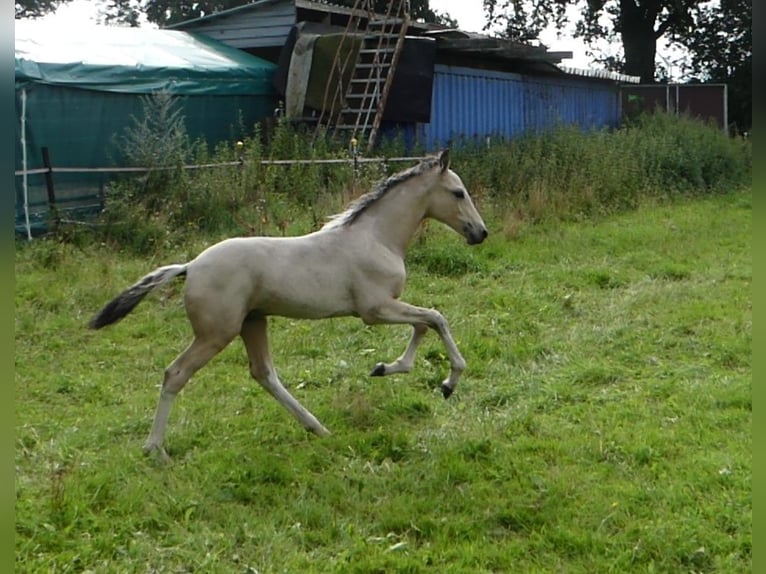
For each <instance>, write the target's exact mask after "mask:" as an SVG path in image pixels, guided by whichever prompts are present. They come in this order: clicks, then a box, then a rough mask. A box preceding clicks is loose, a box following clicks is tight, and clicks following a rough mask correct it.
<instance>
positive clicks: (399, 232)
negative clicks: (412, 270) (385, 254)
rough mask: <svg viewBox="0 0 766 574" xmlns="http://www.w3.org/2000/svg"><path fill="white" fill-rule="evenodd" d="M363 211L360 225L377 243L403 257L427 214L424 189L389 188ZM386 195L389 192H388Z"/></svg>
mask: <svg viewBox="0 0 766 574" xmlns="http://www.w3.org/2000/svg"><path fill="white" fill-rule="evenodd" d="M388 193H389V194H390V196H388V197H382V198H381V199H380V200H379V201H378V202H376V203H375V205H372V206H370V208H369V209H368V211H367V212H366V213H364V214H362V218H361V219H362V220H361V221H360V222H359V223H360V224H361V226H363V227H365V228H366V229H367V230H369V232H370V233H372V234H374V235H375V237H376V239H377V240H378V242H380V243H382V244H384V245H386V246H387V247H389V249H391V250H392V251H394V252H396V253H399V254H400V255H401V256H402V257H404V255H405V253H406V252H407V247H408V246H409V244H410V240H411V239H412V236H413V235H414V234H415V232H416V231H417V229H418V226H419V225H420V223H421V222H422V221H423V219H424V217H425V213H426V206H425V193H426V192H425V191H420V190H416V189H392V190H391V191H389V192H388ZM387 195H388V194H387Z"/></svg>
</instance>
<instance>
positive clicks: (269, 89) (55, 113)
mask: <svg viewBox="0 0 766 574" xmlns="http://www.w3.org/2000/svg"><path fill="white" fill-rule="evenodd" d="M275 69H276V65H275V64H273V63H271V62H268V61H266V60H264V59H262V58H258V57H256V56H252V55H250V54H248V53H246V52H243V51H241V50H238V49H236V48H232V47H230V46H227V45H225V44H222V43H220V42H217V41H215V40H213V39H211V38H209V37H207V36H204V35H200V34H193V33H189V32H182V31H175V30H159V29H151V28H119V27H105V26H92V27H88V28H86V29H78V30H66V29H61V28H60V27H57V26H53V25H51V24H50V23H43V22H35V21H25V20H16V26H15V87H16V159H15V162H16V163H15V167H16V229H17V231H20V232H22V233H24V234H25V235H28V236H31V231H32V230H34V229H35V228H43V227H44V225H45V221H46V218H47V211H48V210H47V207H48V188H47V187H46V181H45V174H39V173H38V174H29V173H27V174H26V175H25V173H24V172H28V171H30V170H35V169H38V168H42V167H44V162H43V151H42V150H43V148H47V153H48V156H49V159H50V164H51V165H52V166H53V167H54V169H55V168H106V167H119V166H124V159H123V157H122V153H121V147H120V144H119V140H120V138H121V137H123V136H124V134H125V131H126V129H128V128H130V127H132V126H134V125H135V121H136V120H140V119H142V117H143V101H144V100H145V96H146V95H148V94H152V93H156V92H159V91H164V92H168V93H170V94H173V96H174V97H175V101H176V103H177V105H178V106H179V109H180V112H181V114H182V115H183V117H184V119H185V127H186V131H187V133H188V135H189V136H190V138H192V139H197V138H202V139H204V140H205V141H207V142H208V143H209V144H211V145H213V144H215V143H217V142H220V141H222V140H232V139H236V138H239V137H242V135H246V134H243V133H242V131H243V130H245V132H247V131H248V130H252V128H253V126H254V124H255V123H256V122H257V121H259V120H261V119H263V118H265V117H266V116H270V115H272V114H273V112H274V109H275V107H276V106H277V94H276V92H275V90H274V88H273V85H272V78H273V75H274V71H275ZM113 177H114V174H113V173H110V172H106V171H104V172H98V173H70V172H67V173H56V172H55V171H54V173H53V178H54V189H55V198H56V204H57V206H58V207H59V208H60V209H61V210H66V209H67V207H70V208H77V207H83V206H86V205H94V204H97V201H98V197H99V195H100V194H101V192H102V191H103V187H104V185H105V184H106V183H107V182H108V181H109V180H110V179H112V178H113Z"/></svg>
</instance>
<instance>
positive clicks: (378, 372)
mask: <svg viewBox="0 0 766 574" xmlns="http://www.w3.org/2000/svg"><path fill="white" fill-rule="evenodd" d="M385 374H386V366H385V365H384V364H383V363H378V364H377V365H375V368H374V369H373V370H372V372H371V373H370V376H371V377H382V376H383V375H385Z"/></svg>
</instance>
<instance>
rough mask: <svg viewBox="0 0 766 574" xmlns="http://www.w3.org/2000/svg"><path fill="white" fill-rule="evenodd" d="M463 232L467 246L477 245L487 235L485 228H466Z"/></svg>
mask: <svg viewBox="0 0 766 574" xmlns="http://www.w3.org/2000/svg"><path fill="white" fill-rule="evenodd" d="M464 231H465V240H466V242H468V245H478V244H479V243H481V242H482V241H484V240H485V239H486V238H487V235H489V232H488V231H487V228H486V227H480V228H475V227H468V226H466V227H465V229H464Z"/></svg>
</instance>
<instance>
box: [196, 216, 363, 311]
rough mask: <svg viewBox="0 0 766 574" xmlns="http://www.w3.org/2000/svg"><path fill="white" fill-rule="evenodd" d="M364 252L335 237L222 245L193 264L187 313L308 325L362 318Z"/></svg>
mask: <svg viewBox="0 0 766 574" xmlns="http://www.w3.org/2000/svg"><path fill="white" fill-rule="evenodd" d="M339 231H341V232H342V230H339ZM364 250H365V245H364V244H363V243H359V242H354V241H348V240H346V238H345V237H344V236H343V235H342V233H333V232H318V233H312V234H310V235H305V236H300V237H284V238H282V237H279V238H277V237H248V238H236V239H229V240H225V241H222V242H221V243H218V244H216V245H213V246H212V247H210V248H208V249H207V250H205V251H204V252H202V253H201V254H200V255H199V256H198V257H197V258H196V259H195V260H194V261H192V262H191V263H190V265H189V270H188V274H187V282H186V294H185V299H186V304H187V311H188V312H195V310H196V309H199V308H200V307H205V308H206V309H209V310H211V311H212V313H214V314H219V313H224V314H226V313H228V312H231V313H236V314H238V316H244V315H246V314H247V313H249V312H257V313H260V314H263V315H280V316H284V317H293V318H305V319H319V318H324V317H333V316H343V315H354V314H357V308H356V305H357V301H356V299H357V297H356V295H355V292H356V291H357V290H358V287H359V285H357V284H358V282H359V272H360V269H359V257H360V253H362V252H363V251H364ZM212 309H215V310H214V311H213V310H212ZM240 320H241V319H240Z"/></svg>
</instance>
